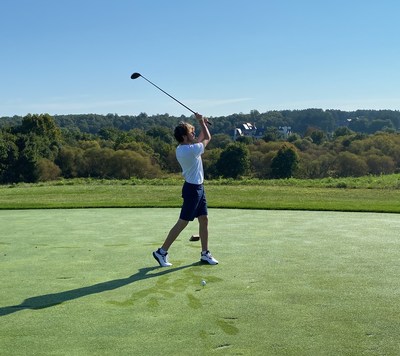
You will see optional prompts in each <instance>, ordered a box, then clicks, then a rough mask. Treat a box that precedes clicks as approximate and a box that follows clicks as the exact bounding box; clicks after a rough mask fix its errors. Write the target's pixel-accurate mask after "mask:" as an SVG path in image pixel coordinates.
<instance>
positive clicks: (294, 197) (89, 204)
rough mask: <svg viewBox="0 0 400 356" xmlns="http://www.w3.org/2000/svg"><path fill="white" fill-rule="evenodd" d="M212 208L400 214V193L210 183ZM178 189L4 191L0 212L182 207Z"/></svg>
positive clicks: (75, 187)
mask: <svg viewBox="0 0 400 356" xmlns="http://www.w3.org/2000/svg"><path fill="white" fill-rule="evenodd" d="M206 194H207V199H208V203H209V206H210V207H214V208H241V209H289V210H290V209H293V210H332V211H366V212H392V213H399V212H400V204H399V201H400V190H399V189H364V188H361V189H340V188H316V187H313V188H310V187H298V186H291V187H285V186H265V185H207V184H206ZM180 195H181V186H180V185H159V186H157V185H119V184H114V185H110V184H104V185H102V184H96V185H91V184H79V185H65V186H61V185H60V186H55V185H53V186H51V185H44V186H39V185H32V186H17V187H7V186H3V187H0V209H34V208H100V207H110V208H111V207H170V208H174V207H179V206H180V204H181V197H180Z"/></svg>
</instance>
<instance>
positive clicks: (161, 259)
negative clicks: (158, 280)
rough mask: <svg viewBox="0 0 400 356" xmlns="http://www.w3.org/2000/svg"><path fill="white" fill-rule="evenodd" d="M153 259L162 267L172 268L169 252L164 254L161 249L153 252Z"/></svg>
mask: <svg viewBox="0 0 400 356" xmlns="http://www.w3.org/2000/svg"><path fill="white" fill-rule="evenodd" d="M153 257H154V258H155V259H156V261H157V262H158V263H159V264H160V266H161V267H169V266H172V263H169V261H168V252H167V253H166V254H162V253H161V251H160V249H158V250H157V251H154V252H153Z"/></svg>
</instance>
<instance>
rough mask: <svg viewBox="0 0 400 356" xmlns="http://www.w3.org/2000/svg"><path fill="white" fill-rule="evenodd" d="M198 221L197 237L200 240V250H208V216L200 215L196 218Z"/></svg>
mask: <svg viewBox="0 0 400 356" xmlns="http://www.w3.org/2000/svg"><path fill="white" fill-rule="evenodd" d="M198 220H199V235H200V240H201V250H202V251H207V250H208V216H207V215H201V216H199V217H198Z"/></svg>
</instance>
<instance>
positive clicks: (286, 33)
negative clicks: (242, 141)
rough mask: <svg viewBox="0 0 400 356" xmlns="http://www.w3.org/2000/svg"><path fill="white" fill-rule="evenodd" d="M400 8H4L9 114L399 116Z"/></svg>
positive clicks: (21, 3)
mask: <svg viewBox="0 0 400 356" xmlns="http://www.w3.org/2000/svg"><path fill="white" fill-rule="evenodd" d="M399 13H400V1H398V0H380V1H377V0H374V1H372V0H331V1H328V0H326V1H325V0H274V1H272V0H243V1H242V0H237V1H235V0H202V1H194V0H136V1H135V0H108V1H106V0H2V1H1V2H0V46H1V47H0V48H1V54H0V116H12V115H26V114H27V113H50V114H52V115H55V114H80V113H96V114H107V113H116V114H119V115H126V114H128V115H137V114H139V113H141V112H145V113H147V114H149V115H153V114H164V113H168V114H170V115H182V114H183V115H190V112H188V111H187V110H186V109H185V108H183V107H181V106H180V105H178V104H177V103H176V102H174V101H173V100H171V99H170V98H168V97H167V96H165V95H164V94H163V93H161V92H159V91H158V90H157V89H155V88H154V87H153V86H151V85H150V84H149V83H147V82H146V81H145V80H143V78H139V79H136V80H134V81H133V80H131V79H130V75H131V74H132V73H133V72H140V73H141V74H143V75H144V76H145V77H147V78H148V79H150V80H151V81H153V82H154V83H155V84H157V85H158V86H160V87H161V88H163V89H164V90H165V91H167V92H169V93H170V94H172V95H173V96H175V97H176V98H178V99H179V100H180V101H182V102H183V103H185V104H186V105H187V106H189V107H191V108H192V109H193V110H195V111H198V112H200V113H202V114H203V115H207V116H210V117H213V116H225V115H230V114H234V113H239V112H243V113H249V112H250V111H251V110H258V111H260V112H266V111H270V110H284V109H307V108H322V109H341V110H347V111H352V110H357V109H392V110H398V109H400V70H399V69H400V45H399V42H400V21H399V20H398V15H399Z"/></svg>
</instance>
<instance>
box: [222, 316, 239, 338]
mask: <svg viewBox="0 0 400 356" xmlns="http://www.w3.org/2000/svg"><path fill="white" fill-rule="evenodd" d="M217 325H218V326H219V327H220V328H221V330H222V331H223V332H224V333H225V334H228V335H236V334H238V333H239V329H238V328H237V327H236V326H234V325H232V322H227V321H225V320H223V319H221V320H217Z"/></svg>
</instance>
